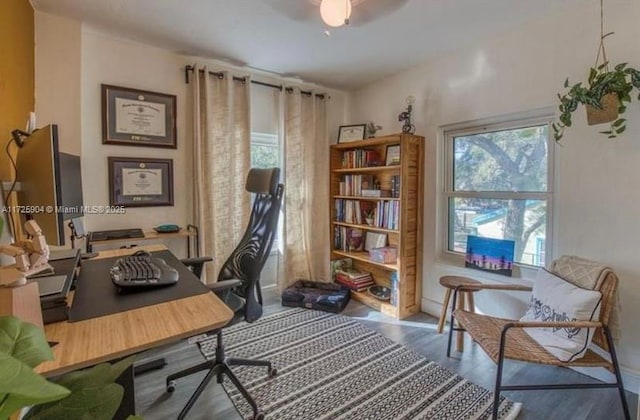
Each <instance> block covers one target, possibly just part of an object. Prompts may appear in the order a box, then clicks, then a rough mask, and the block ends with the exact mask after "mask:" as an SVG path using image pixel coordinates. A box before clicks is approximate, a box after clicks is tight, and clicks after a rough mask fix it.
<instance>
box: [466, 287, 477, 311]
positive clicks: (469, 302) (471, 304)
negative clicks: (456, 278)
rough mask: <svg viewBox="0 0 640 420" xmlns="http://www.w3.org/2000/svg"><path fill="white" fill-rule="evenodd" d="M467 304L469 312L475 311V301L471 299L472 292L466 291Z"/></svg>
mask: <svg viewBox="0 0 640 420" xmlns="http://www.w3.org/2000/svg"><path fill="white" fill-rule="evenodd" d="M467 299H468V300H467V306H468V307H469V309H468V310H469V312H471V313H474V314H475V313H476V303H475V301H474V300H473V292H467Z"/></svg>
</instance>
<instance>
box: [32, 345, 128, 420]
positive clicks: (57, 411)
mask: <svg viewBox="0 0 640 420" xmlns="http://www.w3.org/2000/svg"><path fill="white" fill-rule="evenodd" d="M132 363H133V357H129V358H127V359H123V360H121V361H119V362H117V363H114V364H110V363H102V364H99V365H96V366H94V367H92V368H90V369H85V370H81V371H77V372H71V373H69V374H67V375H64V376H63V377H61V378H60V379H58V381H57V382H58V384H60V385H62V386H64V387H66V388H68V389H69V390H70V391H71V395H69V397H67V398H65V399H63V400H60V401H54V402H50V403H47V404H42V405H38V406H36V407H34V408H32V409H31V410H29V412H28V413H27V415H26V416H25V417H24V420H27V419H31V420H54V419H60V418H65V419H92V420H110V419H111V418H113V416H114V414H115V413H116V411H118V407H119V406H120V402H121V401H122V397H123V395H124V389H123V388H122V386H121V385H119V384H116V383H114V382H115V380H116V379H117V378H118V377H119V376H120V375H121V374H122V373H123V372H124V371H125V370H126V369H127V368H128V367H129V366H131V364H132Z"/></svg>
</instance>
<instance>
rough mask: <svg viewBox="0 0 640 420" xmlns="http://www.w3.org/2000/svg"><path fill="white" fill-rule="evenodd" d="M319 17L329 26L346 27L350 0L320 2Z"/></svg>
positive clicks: (324, 0) (325, 0)
mask: <svg viewBox="0 0 640 420" xmlns="http://www.w3.org/2000/svg"><path fill="white" fill-rule="evenodd" d="M320 16H321V17H322V20H323V21H324V23H326V24H327V25H329V26H333V27H338V26H342V25H348V24H349V17H351V0H322V3H320Z"/></svg>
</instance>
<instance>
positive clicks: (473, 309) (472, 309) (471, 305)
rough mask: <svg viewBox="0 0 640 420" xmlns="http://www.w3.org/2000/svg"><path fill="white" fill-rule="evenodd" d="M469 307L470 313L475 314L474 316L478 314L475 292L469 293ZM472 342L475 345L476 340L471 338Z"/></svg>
mask: <svg viewBox="0 0 640 420" xmlns="http://www.w3.org/2000/svg"><path fill="white" fill-rule="evenodd" d="M467 306H468V307H469V309H468V310H469V312H471V313H474V314H475V313H476V302H475V300H474V298H473V292H468V293H467ZM471 342H472V343H475V342H476V340H475V339H474V338H473V337H471Z"/></svg>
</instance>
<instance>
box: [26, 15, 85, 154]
mask: <svg viewBox="0 0 640 420" xmlns="http://www.w3.org/2000/svg"><path fill="white" fill-rule="evenodd" d="M35 22H36V24H35V62H36V72H35V73H36V74H35V91H36V117H37V125H38V127H42V126H45V125H47V124H58V139H59V147H60V151H62V152H66V153H72V154H75V155H79V154H80V152H81V146H82V142H81V132H80V130H81V121H80V118H79V115H80V77H81V70H82V67H81V65H80V32H81V25H80V22H78V21H75V20H72V19H67V18H63V17H59V16H54V15H50V14H48V13H42V12H36V14H35Z"/></svg>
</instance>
